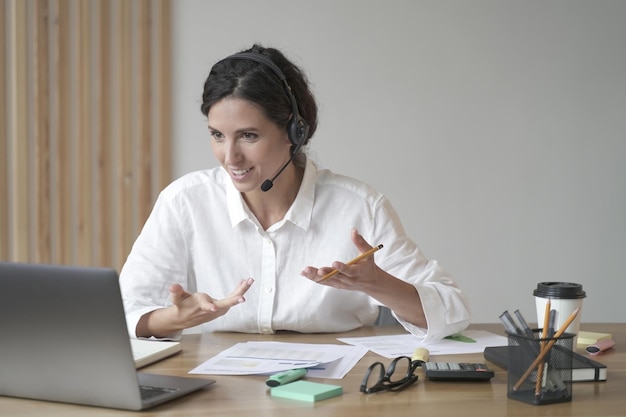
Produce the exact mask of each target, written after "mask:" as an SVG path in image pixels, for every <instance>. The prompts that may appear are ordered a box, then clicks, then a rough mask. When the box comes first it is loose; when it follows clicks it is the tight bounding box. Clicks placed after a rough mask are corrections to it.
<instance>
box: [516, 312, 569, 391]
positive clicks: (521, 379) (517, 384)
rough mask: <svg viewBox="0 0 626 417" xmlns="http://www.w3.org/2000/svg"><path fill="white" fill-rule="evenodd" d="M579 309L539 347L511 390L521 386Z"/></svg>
mask: <svg viewBox="0 0 626 417" xmlns="http://www.w3.org/2000/svg"><path fill="white" fill-rule="evenodd" d="M579 311H580V307H578V308H577V309H576V310H574V311H573V312H572V314H570V315H569V317H568V318H567V320H565V323H563V325H562V326H561V328H560V329H559V331H558V332H556V334H555V335H554V338H553V339H551V340H550V341H549V342H548V344H547V345H546V346H545V347H544V348H543V349H541V352H539V355H537V357H536V358H535V360H534V361H533V363H531V364H530V366H529V367H528V369H526V372H524V374H523V375H522V376H521V377H520V379H519V380H518V381H517V383H516V384H515V385H514V386H513V391H517V390H518V389H519V388H520V387H521V386H522V384H523V383H524V381H526V378H528V376H529V375H530V374H531V372H532V371H533V369H535V367H536V366H537V365H539V362H541V361H542V360H543V358H545V357H546V355H547V354H548V352H550V349H552V346H554V344H555V343H556V341H557V339H558V338H559V337H561V335H562V334H563V333H565V330H566V329H567V327H568V326H569V325H570V324H572V322H573V321H574V319H575V318H576V315H578V312H579Z"/></svg>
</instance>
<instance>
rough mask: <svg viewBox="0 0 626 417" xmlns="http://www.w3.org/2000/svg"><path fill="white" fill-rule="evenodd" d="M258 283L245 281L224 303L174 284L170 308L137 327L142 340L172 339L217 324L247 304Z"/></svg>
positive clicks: (141, 321) (150, 316) (154, 314)
mask: <svg viewBox="0 0 626 417" xmlns="http://www.w3.org/2000/svg"><path fill="white" fill-rule="evenodd" d="M253 283H254V280H253V279H252V278H248V279H244V280H241V282H240V283H239V285H238V286H237V288H236V289H235V290H234V291H233V292H232V293H230V294H229V295H228V296H227V297H226V298H222V299H220V300H218V299H215V298H212V297H211V296H210V295H208V294H205V293H201V292H197V293H190V292H187V291H185V289H184V288H183V287H182V286H181V285H180V284H172V286H171V287H170V296H171V299H172V305H171V306H170V307H166V308H162V309H158V310H154V311H152V312H150V313H147V314H145V315H144V316H143V317H142V318H141V319H140V320H139V323H137V336H138V337H151V336H154V337H168V336H170V335H172V334H174V333H177V332H179V331H181V330H184V329H188V328H190V327H194V326H197V325H199V324H202V323H206V322H208V321H211V320H215V319H216V318H218V317H221V316H223V315H224V314H226V313H227V312H228V310H230V308H231V307H233V306H235V305H237V304H241V303H243V302H245V301H246V299H245V297H244V294H245V293H246V292H247V291H248V289H249V288H250V286H251V285H252V284H253Z"/></svg>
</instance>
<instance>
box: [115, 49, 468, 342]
mask: <svg viewBox="0 0 626 417" xmlns="http://www.w3.org/2000/svg"><path fill="white" fill-rule="evenodd" d="M201 111H202V112H203V113H204V114H205V115H206V116H207V124H208V130H209V132H210V136H211V146H212V150H213V154H214V156H215V157H216V159H217V160H218V161H219V163H220V165H221V166H220V167H217V168H213V169H207V170H203V171H198V172H194V173H191V174H187V175H185V176H183V177H182V178H180V179H178V180H176V181H175V182H174V183H172V184H170V185H169V186H168V187H166V189H165V190H163V192H162V193H161V195H160V196H159V199H158V201H157V203H156V205H155V207H154V210H153V211H152V213H151V215H150V217H149V218H148V221H147V222H146V224H145V226H144V228H143V231H142V233H141V235H140V236H139V237H138V239H137V241H136V242H135V245H134V246H133V249H132V251H131V253H130V255H129V257H128V261H127V263H126V264H125V266H124V268H123V270H122V273H121V277H120V282H121V287H122V294H123V298H124V302H125V306H126V311H127V322H128V325H129V332H130V333H131V335H134V336H142V337H143V336H145V337H149V336H156V337H177V336H178V335H179V334H180V332H181V331H182V330H184V329H186V328H190V327H195V326H198V325H200V326H201V328H202V330H203V331H214V330H221V331H238V332H259V333H272V332H274V331H276V330H292V331H298V332H338V331H345V330H349V329H354V328H357V327H360V326H364V325H370V324H373V323H374V322H375V320H376V318H377V317H378V315H379V306H381V305H384V306H386V307H388V308H389V309H390V311H392V314H393V315H394V317H395V318H397V319H398V320H399V321H400V323H402V325H404V326H405V327H406V328H407V329H408V330H409V331H411V332H413V333H414V334H416V335H419V336H423V337H425V338H426V339H439V338H442V337H444V336H447V335H449V334H454V333H457V332H459V331H461V330H462V329H464V328H465V327H466V326H467V325H468V324H469V311H468V307H467V302H466V300H465V297H464V296H463V294H462V292H461V291H460V290H459V289H458V288H457V286H456V284H455V283H454V281H452V279H451V278H450V277H449V276H448V274H447V273H446V272H445V271H444V270H443V269H442V268H441V267H440V266H439V265H438V263H437V262H435V261H431V260H428V259H426V257H424V255H423V254H422V253H421V251H420V250H419V248H418V247H417V245H416V244H415V243H414V242H413V241H412V240H411V239H409V238H408V236H407V235H406V234H405V232H404V230H403V228H402V224H401V222H400V220H399V218H398V216H397V214H396V212H395V210H394V209H393V207H392V206H391V204H390V203H389V201H388V200H387V199H386V198H385V197H384V196H383V195H382V194H380V193H378V192H377V191H375V190H374V189H373V188H372V187H370V186H369V185H367V184H365V183H362V182H360V181H358V180H355V179H352V178H348V177H345V176H342V175H339V174H335V173H333V172H332V171H329V170H325V169H319V168H318V167H317V166H316V165H315V164H314V163H313V162H312V161H311V160H310V159H309V158H307V157H306V153H305V148H304V147H303V146H304V145H307V144H309V142H310V139H311V137H312V135H313V134H314V132H315V130H316V126H317V104H316V102H315V99H314V97H313V95H312V94H311V92H310V89H309V86H308V82H307V80H306V78H305V77H304V74H303V73H302V71H301V70H300V69H299V68H298V67H296V66H295V65H294V64H293V63H292V62H291V61H289V60H288V59H287V58H286V57H285V56H284V55H283V54H282V53H281V52H280V51H278V50H276V49H273V48H265V47H262V46H260V45H254V46H253V47H252V48H251V49H249V50H247V51H244V52H242V53H237V54H235V55H231V56H228V57H226V58H224V59H222V60H220V61H219V62H218V63H216V64H215V65H214V66H213V68H212V69H211V71H210V73H209V75H208V77H207V79H206V81H205V83H204V90H203V94H202V106H201ZM292 162H293V163H292ZM268 183H269V186H266V185H267V184H268ZM338 201H341V202H342V204H341V205H340V206H339V205H337V202H338ZM383 243H384V248H385V249H384V250H382V251H378V252H377V253H376V255H379V256H380V257H379V258H378V259H376V261H375V260H374V256H375V255H374V252H375V249H378V248H382V247H383ZM372 244H377V245H379V246H378V247H377V248H373V247H372ZM381 252H383V253H381ZM357 255H358V256H357ZM349 259H352V261H348V260H349ZM313 265H316V266H313ZM166 289H169V292H168V291H166ZM168 297H169V300H168Z"/></svg>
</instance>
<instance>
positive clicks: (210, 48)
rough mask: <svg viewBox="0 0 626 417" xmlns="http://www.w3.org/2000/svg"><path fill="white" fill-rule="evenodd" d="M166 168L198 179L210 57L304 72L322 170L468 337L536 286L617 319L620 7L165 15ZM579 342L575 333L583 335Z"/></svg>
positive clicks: (383, 4) (623, 121)
mask: <svg viewBox="0 0 626 417" xmlns="http://www.w3.org/2000/svg"><path fill="white" fill-rule="evenodd" d="M174 8H175V10H174V25H173V26H174V80H173V87H174V132H173V134H174V144H175V145H174V149H173V152H174V170H175V174H176V176H179V175H182V174H184V173H185V172H188V171H192V170H196V169H201V168H205V167H208V166H214V165H215V160H214V159H213V157H212V155H211V151H210V147H209V142H208V135H207V130H206V126H205V120H204V118H203V116H202V115H201V114H200V111H199V109H198V108H199V102H200V94H201V91H202V84H203V81H204V77H205V75H206V74H207V73H208V70H209V68H210V67H211V65H212V64H213V63H214V62H215V61H217V60H218V59H220V58H222V57H224V56H226V55H228V54H230V53H233V52H236V51H239V50H241V49H244V48H247V47H249V46H251V44H252V43H254V42H260V43H262V44H264V45H266V46H275V47H278V48H280V49H282V50H283V51H284V52H285V53H286V54H287V55H288V56H289V57H290V58H292V59H293V60H295V61H296V62H297V63H298V64H300V65H301V66H302V67H303V68H304V69H305V70H306V71H307V73H308V75H309V77H310V80H311V82H312V84H313V86H314V91H315V93H316V94H317V98H318V100H319V104H320V107H321V113H320V127H319V130H318V132H317V134H316V135H315V137H314V140H313V141H312V145H311V149H310V151H311V152H312V155H313V157H314V159H315V160H316V161H317V162H318V163H319V164H320V165H321V166H324V167H329V168H331V169H333V170H335V171H337V172H341V173H344V174H348V175H351V176H354V177H357V178H359V179H362V180H364V181H366V182H369V183H371V184H372V185H374V186H375V187H376V188H377V189H378V190H379V191H381V192H383V193H384V194H386V195H387V196H388V197H389V198H390V199H391V201H392V202H393V203H394V205H395V206H396V208H397V210H398V212H399V213H400V215H401V217H402V218H403V221H404V224H405V227H406V229H407V231H408V233H409V235H410V236H411V237H412V238H413V239H414V240H415V241H417V242H418V244H419V245H420V247H421V248H422V250H423V251H424V252H425V254H426V255H427V256H429V257H431V258H436V259H438V260H439V261H440V262H441V263H442V264H443V265H444V266H445V267H446V269H448V270H449V271H450V272H451V273H452V274H453V276H454V277H455V278H456V280H457V281H458V283H459V285H460V286H461V287H462V288H463V289H464V290H465V291H466V292H467V294H468V295H469V298H470V301H471V303H472V308H473V313H474V321H475V322H497V321H498V316H499V314H500V313H501V312H502V311H504V310H505V309H509V310H514V309H517V308H519V309H520V310H521V311H522V313H523V314H524V315H525V316H526V317H527V318H528V319H529V321H530V320H531V319H532V320H533V321H534V319H535V313H534V307H533V298H532V290H533V289H534V287H535V285H536V283H537V282H538V281H548V280H549V281H553V280H557V281H574V282H579V283H582V284H583V286H584V288H585V289H586V291H587V294H588V297H587V299H586V304H585V307H584V310H583V317H582V320H583V323H584V322H594V321H618V322H623V321H626V307H625V304H626V303H624V302H623V301H622V299H623V297H624V294H626V279H625V276H626V273H625V272H624V271H625V268H624V263H625V262H624V259H626V186H625V183H626V47H625V41H626V25H625V24H624V21H625V20H626V2H624V1H619V0H616V1H604V0H596V1H571V0H559V1H556V0H553V1H550V0H545V1H544V0H542V1H539V0H536V1H500V0H498V1H486V0H473V1H466V0H459V1H448V0H444V1H441V0H439V1H434V0H433V1H416V0H406V1H400V0H395V1H393V0H392V1H365V0H318V1H300V0H264V1H256V0H229V1H202V0H196V1H192V0H186V1H177V2H174ZM583 328H584V325H583Z"/></svg>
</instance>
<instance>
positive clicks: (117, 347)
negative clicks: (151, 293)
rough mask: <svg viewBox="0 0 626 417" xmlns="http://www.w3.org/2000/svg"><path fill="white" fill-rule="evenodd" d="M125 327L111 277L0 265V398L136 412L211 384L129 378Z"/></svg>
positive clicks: (133, 374)
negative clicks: (149, 390)
mask: <svg viewBox="0 0 626 417" xmlns="http://www.w3.org/2000/svg"><path fill="white" fill-rule="evenodd" d="M125 320H126V319H125V316H124V309H123V305H122V299H121V294H120V289H119V282H118V276H117V273H116V272H115V271H114V270H112V269H106V268H86V267H72V266H60V265H41V264H27V263H2V262H0V334H1V335H2V341H1V342H0V346H2V347H1V349H0V352H1V354H0V395H5V396H14V397H25V398H33V399H39V400H48V401H59V402H69V403H77V404H84V405H92V406H100V407H110V408H121V409H130V410H141V409H145V408H149V407H151V406H154V405H156V404H160V403H162V402H165V401H168V400H170V399H172V398H175V397H180V396H182V395H184V394H187V393H189V392H191V391H194V390H197V389H199V388H201V387H204V386H206V385H209V384H210V383H212V382H214V381H213V380H207V379H198V378H192V377H172V376H159V375H148V374H142V373H140V374H137V371H136V369H135V363H134V359H133V354H132V350H131V346H130V340H129V335H128V333H127V329H126V321H125ZM139 379H141V383H142V384H150V385H153V386H157V385H160V386H163V385H167V386H168V389H167V390H166V391H167V392H166V393H164V394H160V395H159V396H156V397H154V398H152V399H151V400H149V401H142V400H141V395H140V386H139V385H140V384H139Z"/></svg>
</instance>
